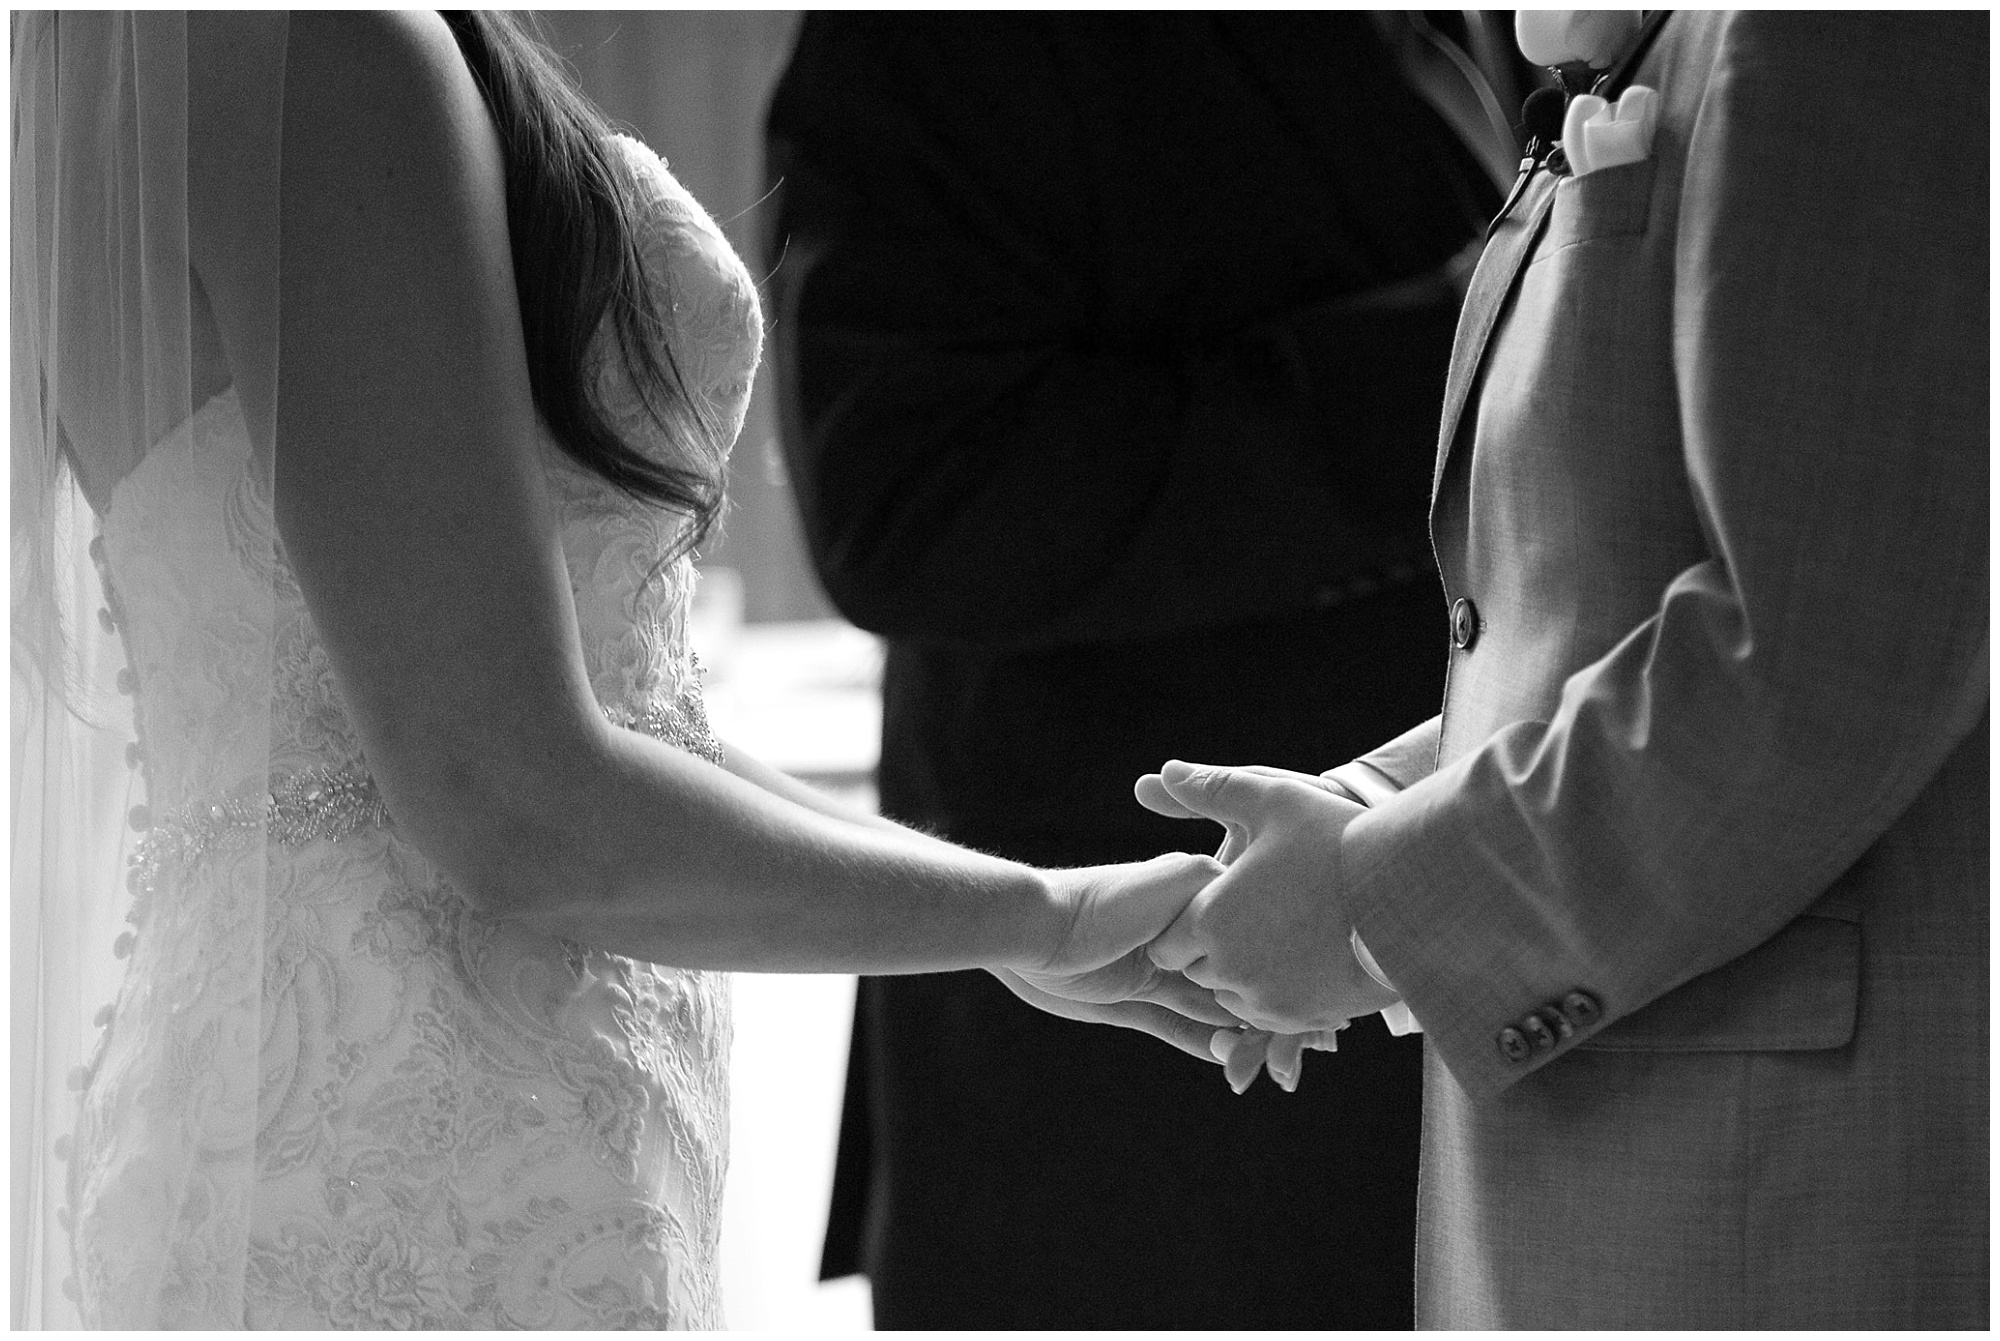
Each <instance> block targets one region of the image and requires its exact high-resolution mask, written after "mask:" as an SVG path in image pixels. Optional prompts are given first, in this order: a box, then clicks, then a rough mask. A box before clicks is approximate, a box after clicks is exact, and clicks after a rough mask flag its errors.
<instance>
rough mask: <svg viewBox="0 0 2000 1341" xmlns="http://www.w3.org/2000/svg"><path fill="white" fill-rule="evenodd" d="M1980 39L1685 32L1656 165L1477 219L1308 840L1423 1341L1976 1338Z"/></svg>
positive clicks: (1650, 60) (1682, 22) (1676, 53)
mask: <svg viewBox="0 0 2000 1341" xmlns="http://www.w3.org/2000/svg"><path fill="white" fill-rule="evenodd" d="M1986 34H1987V20H1986V19H1985V17H1984V16H1982V15H1976V14H1953V15H1938V14H1928V15H1912V14H1894V15H1882V14H1875V15H1868V14H1860V13H1847V14H1838V15H1829V14H1805V13H1779V14H1773V13H1763V14H1747V15H1732V14H1723V13H1693V12H1690V13H1683V14H1676V15H1674V16H1672V17H1671V18H1669V19H1668V20H1667V22H1666V23H1665V25H1664V27H1662V28H1661V29H1660V31H1659V33H1658V37H1657V40H1656V41H1655V42H1654V43H1653V44H1652V46H1651V47H1650V48H1649V49H1648V50H1647V52H1646V54H1645V56H1644V59H1643V61H1642V62H1641V63H1640V64H1639V65H1638V66H1637V68H1636V69H1635V70H1634V71H1633V74H1632V82H1637V83H1641V84H1645V85H1648V86H1650V87H1653V88H1655V89H1657V90H1658V91H1659V93H1660V95H1661V101H1662V108H1661V118H1660V124H1659V126H1658V130H1657V133H1656V136H1655V138H1654V141H1653V147H1652V153H1651V156H1650V157H1649V158H1648V159H1647V160H1646V161H1644V162H1642V163H1637V164H1632V165H1628V166H1624V167H1618V168H1610V169H1603V170H1600V171H1598V172H1596V173H1593V174H1591V175H1589V176H1587V177H1583V178H1575V177H1565V178H1561V179H1557V178H1555V177H1554V176H1552V175H1551V174H1550V173H1549V172H1546V171H1543V172H1540V173H1538V174H1537V175H1536V177H1535V179H1534V180H1533V181H1532V182H1531V183H1530V184H1529V187H1528V189H1527V190H1526V191H1525V192H1524V193H1523V195H1522V196H1521V198H1520V199H1519V200H1518V201H1517V202H1516V204H1515V206H1514V208H1513V209H1512V210H1511V211H1510V212H1509V213H1508V214H1507V216H1506V217H1505V218H1504V219H1503V220H1502V221H1501V222H1500V223H1499V225H1498V226H1497V227H1496V229H1495V231H1494V233H1493V235H1492V241H1491V242H1490V244H1489V246H1488V249H1487V253H1486V255H1485V257H1484V258H1483V260H1482V261H1481V263H1480V268H1479V271H1478V273H1477V275H1476V276H1475V277H1474V280H1473V283H1472V288H1471V291H1470V293H1469V295H1468V297H1467V301H1466V307H1465V311H1464V314H1463V316H1462V318H1461V321H1460V326H1459V332H1458V343H1457V347H1456V349H1455V352H1454V357H1453V367H1452V370H1451V376H1450V382H1449V385H1448V388H1447V403H1446V409H1445V415H1444V423H1443V428H1442V434H1441V437H1440V447H1439V460H1438V474H1437V479H1436V483H1435V488H1434V499H1433V511H1432V531H1433V538H1434V541H1435V544H1436V547H1437V553H1438V559H1439V564H1440V569H1441V571H1442V573H1443V577H1444V582H1445V586H1446V598H1447V601H1449V602H1451V603H1453V608H1454V610H1455V611H1456V612H1457V613H1456V617H1455V628H1456V632H1457V637H1456V639H1455V641H1456V642H1457V643H1459V644H1461V645H1458V646H1455V647H1454V649H1453V651H1452V653H1451V664H1450V683H1449V687H1448V689H1447V693H1446V699H1445V704H1444V711H1443V713H1442V715H1441V717H1439V718H1435V719H1433V720H1432V721H1430V722H1428V723H1426V724H1424V725H1423V726H1422V727H1419V728H1417V729H1416V730H1414V731H1412V732H1410V733H1408V734H1407V735H1405V736H1403V737H1401V738H1399V739H1398V740H1397V741H1394V742H1391V743H1390V744H1389V745H1387V746H1385V747H1383V748H1382V749H1381V750H1380V751H1377V752H1376V753H1375V754H1373V755H1371V756H1368V758H1369V762H1371V763H1373V764H1374V765H1375V766H1376V767H1378V768H1380V769H1381V770H1383V771H1384V772H1386V773H1388V774H1389V775H1390V776H1391V777H1392V778H1395V779H1396V780H1397V781H1398V782H1400V783H1402V784H1404V785H1405V786H1406V790H1405V791H1403V792H1402V793H1401V794H1399V795H1398V796H1397V797H1395V798H1394V799H1393V800H1391V801H1389V802H1387V803H1386V804H1383V805H1381V806H1379V807H1378V808H1376V809H1375V810H1372V811H1370V812H1369V813H1368V814H1367V815H1366V816H1364V817H1363V818H1361V819H1359V820H1357V821H1356V822H1355V823H1354V824H1353V825H1352V826H1350V828H1349V829H1348V830H1347V836H1346V839H1345V843H1344V849H1343V861H1344V863H1345V873H1346V877H1347V879H1348V881H1349V885H1350V888H1351V890H1352V894H1353V898H1354V901H1355V902H1354V905H1353V906H1354V914H1355V917H1356V920H1357V923H1358V925H1359V927H1360V930H1361V933H1362V936H1363V938H1364V939H1365V940H1366V942H1367V944H1368V946H1369V947H1370V949H1371V951H1372V952H1373V953H1374V955H1375V957H1376V959H1377V960H1378V961H1379V962H1380V964H1381V966H1382V967H1383V969H1384V970H1385V972H1386V973H1387V974H1388V976H1389V977H1390V978H1391V980H1393V981H1394V982H1395V983H1396V985H1397V987H1398V989H1399V990H1401V991H1402V992H1403V993H1404V994H1405V999H1406V1000H1407V1001H1408V1002H1409V1004H1410V1005H1411V1007H1412V1008H1413V1009H1414V1011H1415V1013H1416V1015H1417V1017H1418V1018H1419V1020H1421V1021H1422V1023H1423V1025H1424V1027H1425V1030H1426V1033H1427V1038H1428V1043H1427V1052H1428V1062H1427V1075H1426V1087H1427V1088H1426V1099H1425V1104H1426V1117H1425V1137H1424V1140H1425V1144H1424V1161H1425V1163H1424V1174H1423V1181H1422V1189H1421V1208H1420V1216H1421V1227H1420V1231H1419V1264H1418V1277H1419V1279H1418V1310H1419V1320H1420V1322H1421V1323H1423V1324H1426V1325H1434V1326H1448V1327H1515V1326H1547V1327H1597V1326H1606V1327H1628V1326H1643V1327H1771V1326H1840V1327H1930V1326H1983V1325H1985V1322H1986V1312H1987V1303H1986V1299H1987V1293H1986V1292H1987V1285H1986V1264H1987V1017H1988V1010H1989V1003H1988V996H1987V956H1988V939H1987V926H1988V904H1989V887H1988V868H1987V823H1988V819H1987V807H1988V755H1987V711H1988V708H1987V704H1988V681H1987V657H1988V636H1989V635H1988V614H1987V611H1988V600H1987V517H1988V488H1987V461H1988V451H1989V444H1988V428H1987V342H1986V311H1987V259H1986V258H1987V218H1986V201H1987V144H1986V127H1987V111H1986V96H1985V94H1986V88H1987V66H1986V60H1987V56H1986V52H1987V35H1986ZM1459 602H1464V603H1465V604H1464V606H1463V607H1462V608H1461V607H1460V606H1459V605H1458V603H1459ZM1531 1016H1538V1018H1536V1019H1530V1018H1529V1017H1531ZM1524 1041H1525V1043H1526V1046H1525V1048H1524V1047H1523V1043H1524ZM1524 1054H1525V1055H1524Z"/></svg>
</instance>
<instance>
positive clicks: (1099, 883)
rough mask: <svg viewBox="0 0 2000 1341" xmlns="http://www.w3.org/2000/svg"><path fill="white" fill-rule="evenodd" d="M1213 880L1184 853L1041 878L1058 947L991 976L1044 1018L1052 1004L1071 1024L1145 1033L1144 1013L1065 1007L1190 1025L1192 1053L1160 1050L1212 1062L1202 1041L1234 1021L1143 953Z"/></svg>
mask: <svg viewBox="0 0 2000 1341" xmlns="http://www.w3.org/2000/svg"><path fill="white" fill-rule="evenodd" d="M1221 871H1222V866H1221V864H1220V863H1218V862H1216V861H1215V860H1214V859H1213V858H1210V857H1199V856H1192V855H1190V854H1188V853H1184V852H1169V853H1166V854H1164V855H1162V856H1158V857H1155V858H1153V859H1152V860H1151V861H1146V862H1136V863H1133V864H1130V865H1125V866H1093V867H1087V868H1085V869H1082V870H1074V871H1050V872H1048V873H1047V879H1048V880H1049V882H1050V886H1051V889H1052V891H1053V893H1054V895H1055V898H1056V901H1057V903H1058V905H1059V907H1060V908H1061V909H1062V910H1063V927H1064V931H1063V934H1062V937H1061V940H1060V941H1059V943H1058V944H1056V945H1055V946H1053V947H1051V948H1050V949H1049V950H1048V952H1047V953H1046V954H1045V955H1043V956H1042V957H1041V958H1040V959H1039V960H1038V961H1036V962H1034V963H1032V964H1013V965H1009V966H1006V967H1004V968H1000V969H996V970H995V973H996V974H997V975H998V976H999V977H1000V979H1001V981H1002V982H1005V983H1007V985H1008V987H1009V988H1010V989H1011V990H1013V991H1014V993H1015V994H1016V995H1017V996H1021V997H1022V998H1023V999H1025V1000H1028V1001H1030V1002H1032V1003H1033V1004H1035V1005H1038V1006H1042V1007H1043V1008H1044V1009H1049V1008H1051V1002H1053V1001H1058V1000H1059V1001H1061V1002H1065V1003H1070V1004H1069V1005H1066V1006H1064V1007H1063V1008H1061V1009H1057V1010H1056V1013H1057V1014H1063V1015H1067V1016H1068V1017H1069V1018H1072V1019H1083V1018H1088V1019H1105V1020H1106V1021H1107V1022H1110V1023H1121V1024H1127V1025H1130V1026H1132V1027H1136V1028H1147V1025H1146V1024H1144V1023H1141V1022H1140V1021H1141V1020H1142V1019H1151V1018H1154V1017H1152V1016H1151V1015H1150V1014H1148V1013H1146V1012H1135V1011H1126V1012H1112V1013H1111V1014H1117V1015H1119V1016H1120V1018H1117V1019H1115V1020H1114V1019H1109V1018H1108V1015H1107V1013H1106V1012H1103V1011H1095V1012H1091V1013H1088V1014H1079V1013H1077V1012H1076V1011H1075V1010H1074V1009H1072V1008H1071V1007H1072V1006H1074V1005H1086V1006H1093V1007H1102V1006H1111V1005H1117V1004H1121V1003H1150V1004H1151V1005H1153V1006H1157V1007H1163V1008H1165V1009H1166V1010H1168V1011H1171V1012H1174V1013H1175V1014H1178V1015H1180V1016H1184V1017H1186V1018H1187V1019H1189V1020H1195V1021H1200V1022H1201V1023H1202V1024H1204V1025H1206V1026H1210V1027H1209V1028H1208V1029H1204V1030H1202V1031H1200V1033H1199V1036H1197V1035H1195V1034H1190V1035H1189V1036H1188V1040H1187V1042H1192V1043H1195V1044H1196V1046H1187V1045H1186V1043H1184V1041H1183V1040H1182V1039H1180V1038H1179V1037H1178V1036H1176V1037H1173V1038H1168V1039H1167V1041H1168V1042H1171V1043H1174V1044H1175V1046H1177V1047H1182V1049H1183V1051H1187V1052H1192V1053H1194V1054H1195V1055H1197V1056H1205V1057H1209V1059H1210V1060H1214V1058H1213V1056H1212V1055H1211V1054H1210V1053H1209V1052H1208V1049H1207V1036H1208V1035H1209V1034H1211V1033H1213V1030H1214V1028H1216V1027H1234V1026H1236V1025H1238V1024H1239V1023H1240V1021H1238V1020H1237V1019H1236V1017H1235V1016H1233V1015H1231V1014H1230V1013H1229V1012H1228V1011H1226V1010H1224V1009H1223V1008H1222V1007H1221V1006H1218V1005H1217V1004H1216V1003H1215V996H1214V993H1212V992H1210V991H1209V990H1208V989H1207V988H1205V987H1201V986H1199V985H1197V984H1195V983H1193V982H1190V981H1188V979H1186V978H1185V977H1183V976H1182V975H1181V974H1179V973H1176V972H1171V971H1168V970H1164V969H1161V968H1160V967H1159V966H1158V965H1156V964H1154V963H1153V961H1152V960H1151V958H1149V957H1148V956H1147V954H1146V951H1145V947H1146V944H1147V942H1149V941H1151V940H1152V939H1153V938H1154V937H1155V936H1158V935H1159V934H1160V933H1161V932H1162V931H1164V930H1166V928H1167V927H1168V925H1169V924H1171V923H1172V922H1173V920H1174V919H1175V918H1176V917H1178V916H1180V913H1181V910H1182V909H1183V908H1185V907H1187V905H1188V901H1189V900H1191V899H1193V898H1194V896H1195V895H1196V894H1198V893H1200V892H1201V890H1202V888H1203V887H1204V886H1206V885H1207V884H1208V882H1209V881H1210V880H1213V879H1214V878H1215V877H1216V876H1217V875H1219V874H1220V873H1221ZM1023 989H1026V990H1023ZM1038 997H1040V998H1049V999H1050V1000H1049V1001H1043V1000H1038V999H1037V998H1038ZM1148 1032H1150V1033H1159V1032H1160V1031H1159V1030H1157V1029H1150V1028H1149V1029H1148ZM1161 1036H1162V1037H1166V1036H1165V1035H1164V1034H1162V1035H1161Z"/></svg>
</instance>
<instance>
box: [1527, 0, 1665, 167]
mask: <svg viewBox="0 0 2000 1341" xmlns="http://www.w3.org/2000/svg"><path fill="white" fill-rule="evenodd" d="M1644 26H1645V15H1644V13H1643V12H1642V11H1640V10H1636V9H1524V10H1521V11H1519V12H1518V13H1517V14H1515V16H1514V40H1515V41H1516V42H1517V43H1519V44H1520V47H1521V54H1522V55H1523V56H1525V57H1527V58H1528V60H1529V61H1530V62H1532V63H1533V64H1536V65H1546V66H1548V67H1550V68H1551V69H1553V70H1554V71H1555V72H1556V76H1557V78H1558V79H1560V80H1561V81H1562V86H1563V91H1564V92H1565V93H1567V94H1569V95H1570V96H1569V100H1568V105H1567V106H1566V107H1565V108H1564V109H1563V118H1562V137H1561V143H1562V157H1563V159H1565V160H1566V161H1567V166H1568V168H1569V170H1570V171H1571V172H1572V173H1574V174H1575V175H1577V176H1578V177H1584V176H1588V175H1589V174H1590V173H1593V172H1598V171H1601V170H1603V169H1605V168H1615V167H1621V166H1623V165H1624V164H1627V163H1638V162H1641V161H1643V160H1644V159H1645V158H1647V157H1648V156H1649V155H1651V153H1652V152H1653V128H1654V125H1655V123H1656V122H1657V120H1658V113H1659V98H1658V97H1657V96H1656V95H1655V93H1654V91H1653V90H1652V89H1650V88H1647V87H1645V86H1644V85H1643V84H1634V85H1632V86H1631V87H1630V88H1628V89H1626V90H1625V91H1624V92H1623V93H1622V94H1620V95H1619V96H1618V99H1617V101H1615V102H1610V101H1607V100H1605V99H1604V98H1601V97H1599V96H1597V95H1596V94H1594V93H1585V92H1583V91H1582V90H1583V89H1586V88H1588V87H1590V86H1591V85H1592V84H1593V83H1595V82H1597V81H1598V79H1599V77H1600V76H1601V75H1602V74H1603V72H1604V71H1606V70H1609V69H1610V68H1611V67H1612V66H1613V65H1615V64H1617V63H1618V60H1619V58H1620V57H1622V56H1624V55H1625V53H1626V52H1627V51H1628V50H1630V49H1631V46H1632V44H1633V42H1634V41H1635V40H1637V38H1638V36H1639V33H1640V31H1641V29H1642V28H1643V27H1644ZM1544 96H1548V95H1546V94H1545V95H1544Z"/></svg>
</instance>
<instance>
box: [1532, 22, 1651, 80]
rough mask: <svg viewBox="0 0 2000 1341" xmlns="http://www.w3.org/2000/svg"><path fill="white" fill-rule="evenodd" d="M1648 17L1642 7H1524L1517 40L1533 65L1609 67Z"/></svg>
mask: <svg viewBox="0 0 2000 1341" xmlns="http://www.w3.org/2000/svg"><path fill="white" fill-rule="evenodd" d="M1644 18H1645V11H1644V10H1638V9H1524V10H1521V11H1519V12H1518V13H1516V14H1515V15H1514V40H1515V41H1516V42H1517V43H1519V44H1520V47H1521V54H1522V55H1523V56H1526V57H1527V58H1528V62H1529V64H1531V65H1554V66H1562V65H1587V66H1589V67H1590V68H1591V69H1593V70H1604V69H1609V68H1610V66H1611V63H1612V62H1613V61H1615V60H1617V59H1618V57H1619V56H1620V55H1621V54H1622V53H1623V52H1624V50H1625V48H1626V46H1627V45H1628V44H1630V42H1631V41H1632V39H1633V38H1634V37H1637V36H1638V35H1639V28H1640V26H1641V25H1642V23H1643V21H1644Z"/></svg>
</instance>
